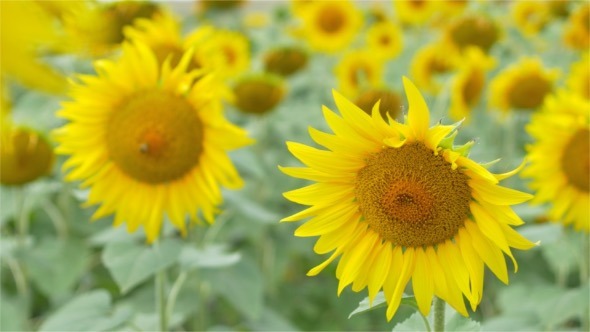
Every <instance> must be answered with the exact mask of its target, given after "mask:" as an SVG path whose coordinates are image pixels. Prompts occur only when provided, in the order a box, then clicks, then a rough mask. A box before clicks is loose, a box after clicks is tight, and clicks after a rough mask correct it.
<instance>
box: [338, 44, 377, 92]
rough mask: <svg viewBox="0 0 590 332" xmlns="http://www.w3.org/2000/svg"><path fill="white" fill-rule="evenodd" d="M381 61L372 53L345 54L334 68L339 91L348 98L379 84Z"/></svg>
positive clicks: (364, 51) (353, 52)
mask: <svg viewBox="0 0 590 332" xmlns="http://www.w3.org/2000/svg"><path fill="white" fill-rule="evenodd" d="M380 59H383V57H381V56H377V57H375V53H374V52H370V51H366V50H362V51H352V52H348V53H346V54H345V55H344V56H343V57H342V59H341V60H340V62H339V63H338V64H337V65H336V67H335V68H334V71H335V73H336V77H337V78H338V84H339V86H340V90H341V91H342V92H343V93H345V94H347V95H350V96H353V95H356V94H358V93H359V92H360V91H362V90H364V89H367V88H371V87H375V86H378V85H380V84H381V81H382V76H383V61H382V60H380Z"/></svg>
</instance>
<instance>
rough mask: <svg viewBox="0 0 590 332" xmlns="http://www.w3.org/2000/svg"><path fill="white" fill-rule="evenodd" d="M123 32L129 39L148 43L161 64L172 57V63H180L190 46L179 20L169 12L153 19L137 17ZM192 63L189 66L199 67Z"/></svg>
mask: <svg viewBox="0 0 590 332" xmlns="http://www.w3.org/2000/svg"><path fill="white" fill-rule="evenodd" d="M123 32H124V34H125V37H126V38H127V39H129V40H133V41H137V42H141V43H143V44H145V45H147V46H148V47H149V48H150V49H151V50H152V51H153V52H154V54H155V55H156V58H157V59H158V62H159V63H160V64H162V63H164V61H165V60H166V59H167V58H168V57H170V58H171V59H170V61H171V65H172V66H176V65H178V62H179V61H180V59H181V58H182V55H183V54H184V52H185V51H186V50H187V49H188V48H189V47H188V45H186V44H185V43H184V42H183V40H182V37H181V34H180V24H179V22H178V21H177V20H176V19H175V18H174V17H172V15H170V14H168V13H157V14H156V15H154V17H153V18H152V19H145V18H140V19H137V21H136V22H135V24H134V25H132V26H127V27H125V29H124V31H123ZM191 65H192V66H189V68H190V67H195V68H196V67H199V66H198V65H196V64H195V63H193V61H191Z"/></svg>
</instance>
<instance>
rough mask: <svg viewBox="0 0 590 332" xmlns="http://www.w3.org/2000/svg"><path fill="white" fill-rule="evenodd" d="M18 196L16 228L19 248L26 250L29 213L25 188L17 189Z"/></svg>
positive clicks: (16, 194)
mask: <svg viewBox="0 0 590 332" xmlns="http://www.w3.org/2000/svg"><path fill="white" fill-rule="evenodd" d="M15 191H16V192H15V196H16V199H15V201H16V211H15V212H16V218H17V219H16V226H17V229H18V246H19V248H21V249H22V248H24V247H25V244H26V241H27V237H28V235H29V215H28V211H27V205H26V204H27V202H26V200H27V195H26V193H25V187H23V186H19V187H18V188H16V189H15Z"/></svg>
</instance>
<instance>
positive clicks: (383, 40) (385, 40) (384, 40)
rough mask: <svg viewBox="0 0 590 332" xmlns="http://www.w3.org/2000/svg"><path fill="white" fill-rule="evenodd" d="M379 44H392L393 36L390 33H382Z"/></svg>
mask: <svg viewBox="0 0 590 332" xmlns="http://www.w3.org/2000/svg"><path fill="white" fill-rule="evenodd" d="M379 44H381V45H382V46H389V44H391V38H390V37H389V36H388V35H381V36H380V37H379Z"/></svg>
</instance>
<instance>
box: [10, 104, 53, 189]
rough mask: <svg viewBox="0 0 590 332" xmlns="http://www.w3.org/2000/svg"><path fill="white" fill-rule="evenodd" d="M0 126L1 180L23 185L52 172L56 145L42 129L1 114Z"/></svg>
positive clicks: (13, 184)
mask: <svg viewBox="0 0 590 332" xmlns="http://www.w3.org/2000/svg"><path fill="white" fill-rule="evenodd" d="M1 121H2V123H1V124H0V125H1V130H0V183H1V184H3V185H11V186H17V185H24V184H27V183H29V182H32V181H35V180H36V179H38V178H40V177H42V176H44V175H47V174H49V172H50V171H51V169H52V166H53V162H54V159H55V158H54V155H53V148H52V147H51V144H49V142H48V141H47V139H46V138H45V137H44V136H43V135H42V134H40V133H39V132H37V131H35V130H33V129H29V128H26V127H20V126H17V125H15V124H13V123H12V122H11V120H10V119H9V118H8V116H7V115H2V118H1Z"/></svg>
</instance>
